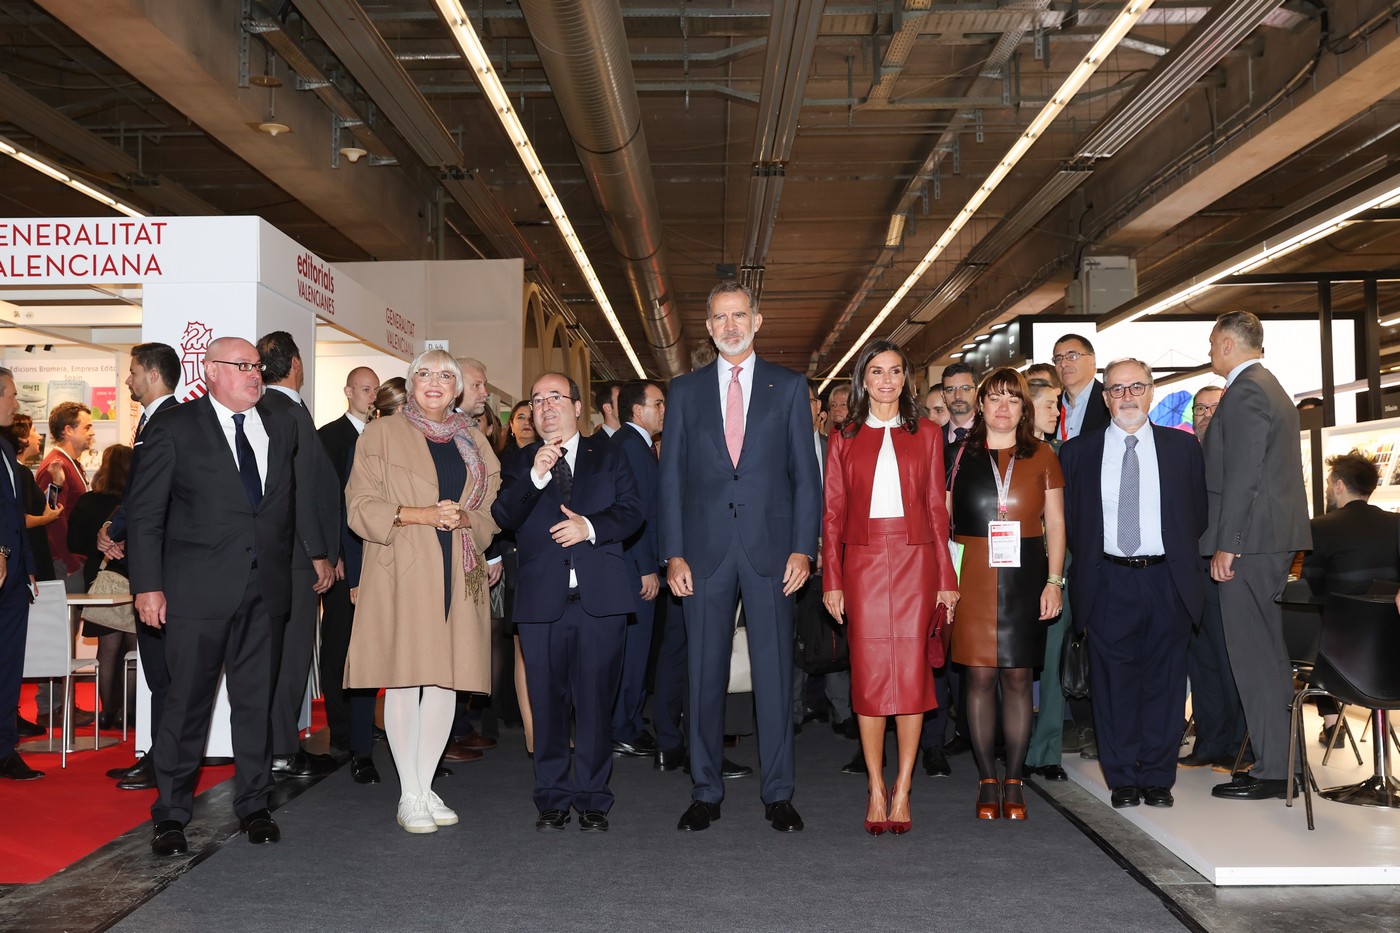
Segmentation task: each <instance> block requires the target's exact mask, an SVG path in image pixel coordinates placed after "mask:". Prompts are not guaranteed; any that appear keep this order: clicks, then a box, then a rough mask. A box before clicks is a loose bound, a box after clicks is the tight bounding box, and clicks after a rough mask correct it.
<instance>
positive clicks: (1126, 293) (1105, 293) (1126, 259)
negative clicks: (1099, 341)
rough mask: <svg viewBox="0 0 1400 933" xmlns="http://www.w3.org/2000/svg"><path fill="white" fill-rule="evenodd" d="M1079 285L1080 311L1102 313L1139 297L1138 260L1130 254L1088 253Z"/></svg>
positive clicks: (1088, 313)
mask: <svg viewBox="0 0 1400 933" xmlns="http://www.w3.org/2000/svg"><path fill="white" fill-rule="evenodd" d="M1079 286H1080V308H1081V313H1083V314H1087V315H1089V316H1090V317H1102V316H1103V315H1105V314H1107V313H1108V312H1110V311H1112V310H1113V309H1114V308H1116V307H1118V306H1119V305H1122V304H1125V303H1127V302H1129V301H1132V300H1133V299H1134V298H1136V297H1137V293H1138V292H1137V260H1135V259H1133V257H1131V256H1111V255H1104V256H1085V257H1084V262H1083V265H1082V266H1081V267H1080V270H1079Z"/></svg>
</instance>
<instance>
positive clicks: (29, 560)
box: [0, 441, 38, 648]
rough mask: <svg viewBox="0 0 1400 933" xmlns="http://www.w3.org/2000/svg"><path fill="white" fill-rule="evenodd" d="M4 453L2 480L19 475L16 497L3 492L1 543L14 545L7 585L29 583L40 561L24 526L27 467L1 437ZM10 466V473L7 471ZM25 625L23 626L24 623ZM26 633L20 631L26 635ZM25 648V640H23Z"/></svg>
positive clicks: (1, 454) (7, 568) (0, 496)
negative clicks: (25, 467)
mask: <svg viewBox="0 0 1400 933" xmlns="http://www.w3.org/2000/svg"><path fill="white" fill-rule="evenodd" d="M0 457H2V458H4V461H5V464H4V465H3V466H0V483H8V482H9V476H10V475H13V476H14V478H15V481H14V485H13V486H12V487H11V489H13V491H14V495H13V497H6V496H5V495H4V493H0V505H3V506H4V508H0V544H3V545H5V546H6V547H7V548H9V549H10V558H9V560H7V561H6V562H5V586H16V585H24V586H28V585H29V578H30V577H31V576H38V565H37V564H36V563H35V561H34V551H33V550H32V549H31V548H30V546H29V535H28V534H27V533H26V532H25V528H24V502H23V496H24V472H25V470H24V468H23V467H21V466H20V465H19V461H18V460H16V459H15V451H14V448H12V447H11V446H10V442H9V441H0ZM5 466H8V467H9V468H10V470H9V474H6V473H5V472H4V470H5ZM21 629H22V627H21ZM23 637H24V636H23V634H21V635H20V638H21V639H22V638H23ZM20 647H21V648H23V647H24V644H23V642H21V643H20Z"/></svg>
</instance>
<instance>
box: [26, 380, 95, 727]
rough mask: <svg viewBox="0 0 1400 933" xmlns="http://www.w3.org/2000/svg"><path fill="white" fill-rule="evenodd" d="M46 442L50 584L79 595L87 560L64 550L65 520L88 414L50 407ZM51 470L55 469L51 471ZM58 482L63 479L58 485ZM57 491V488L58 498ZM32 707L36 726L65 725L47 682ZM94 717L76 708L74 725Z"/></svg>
mask: <svg viewBox="0 0 1400 933" xmlns="http://www.w3.org/2000/svg"><path fill="white" fill-rule="evenodd" d="M49 437H50V438H51V439H52V441H53V447H51V448H50V449H49V452H48V455H47V456H45V457H44V460H43V462H42V463H40V464H39V469H38V470H37V471H36V475H38V476H50V477H51V478H52V479H53V482H51V483H49V487H48V503H49V507H50V508H60V507H61V508H62V512H61V513H60V514H59V516H58V518H56V519H54V520H53V521H51V522H49V524H48V527H47V528H46V529H45V531H47V532H48V535H49V553H50V554H52V555H53V575H54V579H56V580H62V581H63V588H64V589H65V590H67V591H68V592H69V593H82V592H84V591H85V590H86V589H87V588H86V587H85V586H83V561H84V560H85V558H84V557H83V555H81V554H74V553H73V552H72V551H70V550H68V516H69V515H71V514H72V511H73V505H74V504H75V503H76V502H77V501H78V497H79V496H81V495H82V494H83V493H85V492H87V490H88V486H87V476H86V474H84V472H83V468H82V466H80V465H79V463H78V458H80V457H81V456H82V455H83V453H84V452H85V451H86V450H87V449H88V448H89V447H91V446H92V441H93V431H92V409H90V408H88V407H87V406H86V405H83V404H81V403H79V402H60V403H58V404H57V405H55V406H54V407H53V411H51V412H49ZM54 467H57V469H53V468H54ZM59 476H62V479H61V480H60V479H59V478H58V477H59ZM55 486H56V487H58V491H57V494H56V495H55V493H54V487H55ZM35 702H36V703H37V705H38V711H39V715H38V717H37V718H36V719H35V722H37V723H38V724H39V725H41V726H43V727H44V728H46V729H53V728H56V727H57V726H58V725H59V724H60V723H62V722H63V704H64V702H65V701H64V699H63V697H61V696H56V695H53V692H52V687H51V686H50V684H49V683H48V682H47V681H45V682H44V683H41V684H40V685H39V692H38V693H37V694H36V695H35ZM50 702H52V703H54V706H53V709H52V714H51V713H50V709H49V704H50ZM96 715H97V714H96V713H95V712H91V711H89V710H85V709H78V708H76V706H75V707H74V709H73V725H74V726H76V727H82V726H86V725H90V724H91V723H92V720H93V717H94V716H96Z"/></svg>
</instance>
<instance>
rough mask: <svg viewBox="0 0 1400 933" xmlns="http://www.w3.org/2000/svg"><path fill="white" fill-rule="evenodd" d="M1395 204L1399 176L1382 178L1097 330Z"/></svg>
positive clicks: (1182, 298) (1130, 307)
mask: <svg viewBox="0 0 1400 933" xmlns="http://www.w3.org/2000/svg"><path fill="white" fill-rule="evenodd" d="M1396 203H1400V176H1396V175H1392V176H1391V177H1389V178H1387V179H1386V180H1385V181H1382V182H1378V183H1376V184H1374V185H1372V186H1370V187H1369V188H1366V189H1365V190H1364V191H1362V192H1360V193H1359V194H1355V195H1353V196H1352V197H1350V198H1347V199H1346V200H1344V201H1341V202H1340V203H1338V204H1335V205H1333V206H1332V207H1330V208H1328V209H1327V210H1325V211H1323V212H1322V213H1320V214H1316V215H1314V216H1312V217H1310V218H1308V219H1307V220H1304V221H1302V222H1300V223H1297V224H1294V225H1293V226H1292V227H1289V228H1288V229H1286V230H1284V231H1282V232H1281V233H1279V234H1277V235H1276V236H1272V237H1269V238H1268V239H1266V240H1263V241H1261V242H1260V243H1258V244H1256V245H1255V246H1253V247H1251V248H1250V249H1247V250H1245V251H1244V252H1242V253H1236V254H1235V255H1234V256H1231V257H1230V258H1229V259H1227V260H1225V261H1224V262H1221V263H1217V264H1216V265H1214V266H1212V267H1211V268H1209V269H1207V270H1206V271H1204V272H1202V273H1200V274H1199V275H1194V276H1192V277H1191V278H1189V279H1188V280H1186V281H1185V282H1183V283H1181V284H1180V285H1178V286H1176V287H1175V288H1173V289H1170V290H1169V291H1168V292H1167V294H1166V295H1164V296H1162V297H1161V298H1157V299H1155V300H1154V299H1152V298H1148V299H1146V303H1145V304H1142V305H1141V306H1139V304H1138V303H1137V302H1129V303H1128V304H1127V305H1123V306H1120V307H1123V308H1124V310H1123V311H1121V312H1119V311H1114V312H1110V313H1109V314H1108V316H1106V317H1104V318H1103V319H1101V320H1100V321H1099V322H1098V325H1097V329H1098V330H1100V331H1104V330H1107V329H1108V328H1110V327H1112V326H1113V325H1115V324H1126V323H1129V322H1130V321H1136V320H1138V319H1139V318H1143V317H1147V316H1148V315H1152V314H1156V313H1158V312H1159V311H1165V310H1167V309H1168V308H1172V307H1175V306H1176V305H1179V304H1182V303H1183V302H1187V301H1190V300H1191V299H1192V298H1195V297H1197V296H1198V295H1201V294H1203V293H1204V292H1207V291H1210V290H1211V289H1212V288H1215V287H1217V285H1218V284H1219V282H1220V280H1221V279H1226V278H1229V277H1230V276H1232V275H1243V274H1244V273H1246V272H1250V271H1252V270H1254V269H1258V268H1259V267H1260V266H1265V265H1268V264H1269V263H1271V262H1273V261H1274V260H1276V259H1279V258H1280V257H1283V256H1286V255H1288V254H1289V253H1291V252H1293V251H1294V250H1297V249H1301V248H1302V247H1304V246H1307V245H1308V244H1309V243H1315V242H1316V241H1318V240H1321V239H1324V238H1326V237H1329V236H1331V235H1332V234H1334V233H1336V232H1337V231H1338V230H1341V229H1342V228H1343V227H1346V226H1349V225H1350V224H1352V223H1354V220H1353V218H1355V217H1356V216H1358V215H1359V214H1364V213H1366V212H1367V211H1371V210H1375V209H1377V208H1385V207H1391V206H1393V205H1395V204H1396ZM1396 321H1400V316H1396V317H1395V318H1393V319H1392V321H1391V322H1392V323H1395V322H1396ZM1381 323H1382V324H1384V323H1385V320H1384V319H1382V321H1381Z"/></svg>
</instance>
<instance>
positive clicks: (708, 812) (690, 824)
mask: <svg viewBox="0 0 1400 933" xmlns="http://www.w3.org/2000/svg"><path fill="white" fill-rule="evenodd" d="M718 819H719V804H717V803H706V802H705V801H703V800H692V801H691V802H690V806H689V807H687V808H686V811H685V812H684V813H682V814H681V819H680V822H679V823H677V824H676V829H683V830H685V831H687V832H692V833H698V832H700V830H702V829H709V828H710V824H711V823H713V822H715V821H716V820H718Z"/></svg>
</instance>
